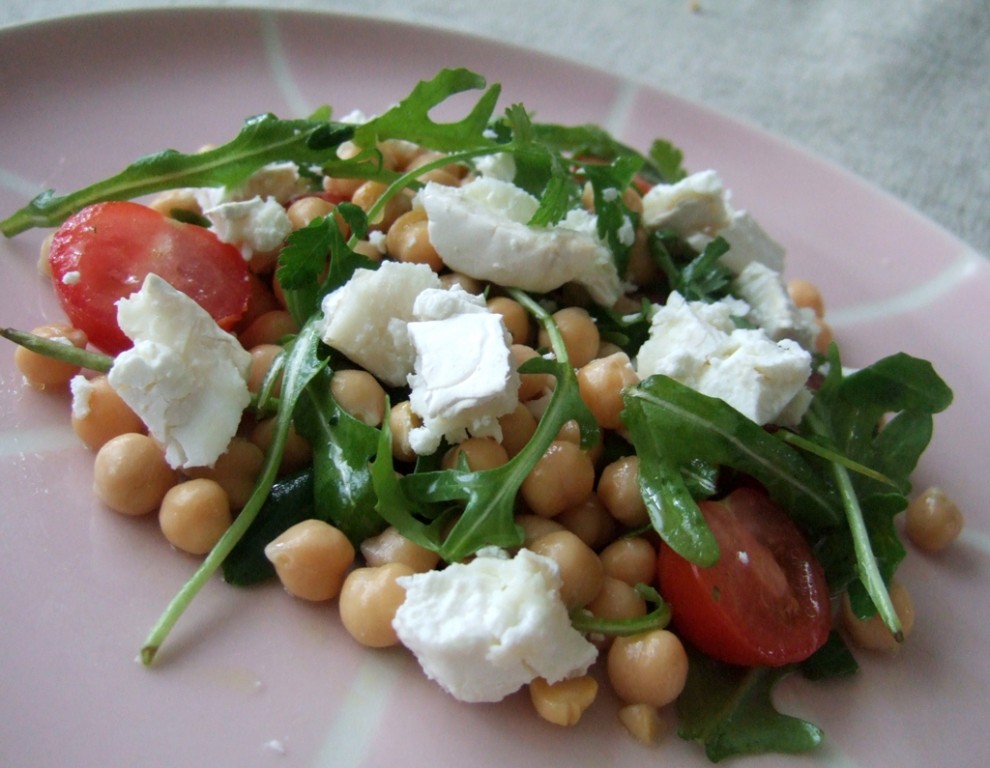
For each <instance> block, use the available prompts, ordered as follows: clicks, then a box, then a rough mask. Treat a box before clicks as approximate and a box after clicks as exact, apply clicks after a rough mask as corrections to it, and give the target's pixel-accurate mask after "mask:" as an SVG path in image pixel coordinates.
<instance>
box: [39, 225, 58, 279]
mask: <svg viewBox="0 0 990 768" xmlns="http://www.w3.org/2000/svg"><path fill="white" fill-rule="evenodd" d="M54 238H55V233H54V232H49V233H48V234H47V235H45V237H44V239H43V240H42V241H41V247H40V248H39V249H38V264H37V270H38V274H39V275H40V276H41V277H45V278H48V279H49V280H51V279H52V263H51V262H50V261H49V260H48V254H49V253H51V250H52V240H53V239H54Z"/></svg>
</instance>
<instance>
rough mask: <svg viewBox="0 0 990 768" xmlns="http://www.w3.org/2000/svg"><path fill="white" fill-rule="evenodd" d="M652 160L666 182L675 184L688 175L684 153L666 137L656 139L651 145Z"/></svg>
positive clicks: (661, 178) (660, 179) (661, 179)
mask: <svg viewBox="0 0 990 768" xmlns="http://www.w3.org/2000/svg"><path fill="white" fill-rule="evenodd" d="M650 160H652V161H653V164H654V166H655V167H656V168H657V171H658V172H659V175H660V178H659V179H656V180H655V181H662V182H664V183H666V184H675V183H677V182H678V181H680V180H681V179H683V178H684V177H686V176H687V175H688V173H687V170H685V168H684V153H683V152H682V151H681V150H680V149H678V148H677V147H676V146H674V145H673V144H671V143H670V142H669V141H667V140H666V139H654V141H653V144H652V145H651V146H650Z"/></svg>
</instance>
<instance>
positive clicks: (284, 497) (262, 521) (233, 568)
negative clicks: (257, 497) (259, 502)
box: [223, 467, 315, 587]
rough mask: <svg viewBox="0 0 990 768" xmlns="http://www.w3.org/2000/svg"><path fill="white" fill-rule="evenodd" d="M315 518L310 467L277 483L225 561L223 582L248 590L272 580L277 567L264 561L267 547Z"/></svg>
mask: <svg viewBox="0 0 990 768" xmlns="http://www.w3.org/2000/svg"><path fill="white" fill-rule="evenodd" d="M314 516H315V509H314V507H313V470H312V469H310V468H308V467H307V468H306V469H303V470H300V471H299V472H297V473H295V474H294V475H290V476H289V477H286V478H283V479H280V480H277V481H276V482H275V483H274V484H273V485H272V489H271V492H270V493H269V494H268V498H267V499H266V500H265V503H264V505H263V506H262V508H261V511H260V512H258V516H257V517H256V518H255V519H254V522H252V524H251V526H250V527H249V528H248V529H247V531H246V532H245V533H244V536H243V537H242V538H241V540H240V541H238V542H237V544H236V546H235V547H234V548H233V549H232V550H231V551H230V554H229V555H228V556H227V559H226V560H224V561H223V578H224V581H226V582H227V583H228V584H233V585H234V586H238V587H246V586H249V585H251V584H256V583H258V582H260V581H264V580H266V579H270V578H272V577H273V576H274V575H275V566H273V565H272V563H271V561H270V560H269V559H268V558H267V557H265V546H266V545H267V544H268V543H269V542H270V541H272V540H273V539H275V538H277V537H278V536H279V535H280V534H281V533H283V532H284V531H286V530H288V529H289V528H291V527H292V526H293V525H295V524H296V523H301V522H302V521H303V520H308V519H310V518H312V517H314Z"/></svg>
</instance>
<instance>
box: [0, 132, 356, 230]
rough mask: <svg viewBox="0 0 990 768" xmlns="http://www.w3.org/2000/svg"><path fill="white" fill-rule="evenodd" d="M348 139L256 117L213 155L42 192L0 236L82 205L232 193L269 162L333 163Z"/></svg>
mask: <svg viewBox="0 0 990 768" xmlns="http://www.w3.org/2000/svg"><path fill="white" fill-rule="evenodd" d="M353 133H354V128H353V126H346V125H342V124H334V123H328V122H326V121H312V120H280V119H279V118H277V117H275V116H274V115H272V114H264V115H258V116H256V117H252V118H249V119H248V120H246V121H245V122H244V125H243V127H242V128H241V131H240V133H238V134H237V136H236V137H235V138H233V139H232V140H231V141H229V142H227V143H226V144H224V145H222V146H220V147H217V148H215V149H211V150H208V151H206V152H197V153H195V154H183V153H181V152H177V151H175V150H172V149H167V150H164V151H162V152H158V153H156V154H152V155H146V156H145V157H142V158H140V159H138V160H137V161H135V162H134V163H133V164H131V165H129V166H128V167H127V168H125V169H124V170H123V171H121V172H120V173H118V174H116V175H115V176H111V177H109V178H107V179H104V180H103V181H100V182H97V183H96V184H92V185H90V186H88V187H84V188H82V189H80V190H78V191H76V192H73V193H71V194H68V195H57V194H55V192H54V191H53V190H47V191H46V192H42V193H41V194H40V195H38V196H37V197H35V198H34V200H32V201H31V202H30V203H29V204H28V205H27V206H25V207H24V208H22V209H21V210H19V211H17V212H16V213H14V214H13V215H12V216H10V217H9V218H7V219H5V220H4V221H2V222H0V232H3V234H4V235H5V236H7V237H12V236H14V235H16V234H18V233H20V232H23V231H24V230H26V229H30V228H31V227H51V226H56V225H58V224H59V223H61V222H62V221H63V220H64V219H66V218H68V217H69V216H70V215H72V214H73V213H75V212H76V211H78V210H80V209H82V208H85V207H86V206H87V205H91V204H93V203H99V202H103V201H106V200H130V199H133V198H135V197H140V196H141V195H147V194H151V193H153V192H161V191H162V190H166V189H175V188H177V187H237V186H238V185H240V184H242V183H243V182H244V181H246V180H247V179H248V177H249V176H250V175H251V174H252V173H254V172H255V171H257V170H258V169H259V168H261V167H262V166H263V165H267V164H268V163H271V162H276V161H292V162H295V163H297V164H298V165H300V166H308V165H319V164H321V163H322V162H323V161H324V160H326V159H327V158H328V157H333V156H334V155H335V153H336V149H337V147H338V146H339V145H340V144H341V143H343V142H344V141H346V140H348V139H350V138H351V136H352V135H353Z"/></svg>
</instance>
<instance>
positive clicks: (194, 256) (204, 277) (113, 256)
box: [48, 201, 250, 355]
mask: <svg viewBox="0 0 990 768" xmlns="http://www.w3.org/2000/svg"><path fill="white" fill-rule="evenodd" d="M48 262H49V265H50V266H51V272H52V282H53V285H54V288H55V293H56V295H57V296H58V299H59V302H60V303H61V304H62V308H63V309H64V310H65V313H66V315H68V317H69V320H70V321H71V322H72V324H73V325H74V326H75V327H76V328H79V329H80V330H82V331H84V332H85V333H86V335H87V336H88V337H89V339H90V342H91V343H92V344H93V345H94V346H96V347H98V348H99V349H101V350H103V351H104V352H106V353H108V354H111V355H115V354H117V353H119V352H122V351H123V350H125V349H127V348H128V347H130V346H131V341H130V339H128V338H127V337H126V336H125V335H124V333H123V332H122V331H121V330H120V328H119V327H118V326H117V307H116V303H117V301H118V300H119V299H122V298H125V297H127V296H130V295H131V294H132V293H134V292H135V291H137V290H139V289H140V288H141V285H142V284H143V282H144V278H145V277H146V276H147V275H148V274H149V273H151V272H154V273H155V274H157V275H159V276H160V277H161V278H163V279H164V280H166V281H167V282H168V283H170V284H171V285H173V286H174V287H175V288H177V289H179V290H180V291H182V292H183V293H185V294H187V295H188V296H190V297H191V298H193V299H194V300H195V301H196V302H197V303H198V304H199V305H200V306H202V307H203V308H204V309H205V310H206V311H207V312H209V313H210V314H211V315H212V316H213V319H214V320H216V321H217V323H218V324H219V325H220V326H221V327H222V328H225V329H230V328H232V327H233V326H234V324H235V323H236V322H237V321H238V320H239V319H240V317H241V316H242V315H243V314H244V312H245V310H246V309H247V302H248V297H249V295H250V282H249V269H248V265H247V262H246V261H245V260H244V257H243V256H242V255H241V253H240V251H238V250H237V248H235V247H234V246H232V245H229V244H227V243H223V242H221V241H220V240H218V239H217V238H216V236H215V235H214V234H213V233H212V232H211V231H209V230H207V229H205V228H203V227H199V226H196V225H193V224H184V223H181V222H178V221H175V220H174V219H170V218H168V217H167V216H165V215H163V214H161V213H159V212H158V211H156V210H154V209H152V208H149V207H147V206H145V205H141V204H139V203H132V202H126V201H114V202H107V203H97V204H95V205H91V206H88V207H86V208H84V209H82V210H81V211H79V212H78V213H76V214H75V215H73V216H71V217H70V218H69V219H67V220H66V221H65V222H64V223H63V224H62V226H60V227H59V228H58V229H57V230H56V231H55V234H54V235H53V236H52V243H51V248H50V250H49V252H48Z"/></svg>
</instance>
